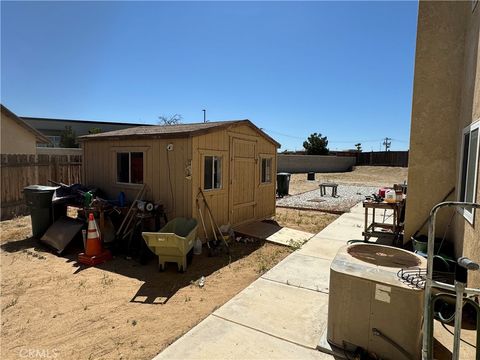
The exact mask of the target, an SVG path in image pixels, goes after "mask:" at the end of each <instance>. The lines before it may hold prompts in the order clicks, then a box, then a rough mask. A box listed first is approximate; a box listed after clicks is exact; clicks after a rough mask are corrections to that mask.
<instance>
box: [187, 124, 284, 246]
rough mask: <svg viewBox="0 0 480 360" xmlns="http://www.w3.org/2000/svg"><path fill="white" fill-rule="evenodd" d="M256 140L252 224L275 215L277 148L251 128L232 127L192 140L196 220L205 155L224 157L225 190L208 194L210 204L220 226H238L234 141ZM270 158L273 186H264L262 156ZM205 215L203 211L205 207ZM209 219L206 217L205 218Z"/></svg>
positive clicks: (200, 232)
mask: <svg viewBox="0 0 480 360" xmlns="http://www.w3.org/2000/svg"><path fill="white" fill-rule="evenodd" d="M233 137H235V138H238V139H245V140H252V141H254V142H255V143H256V146H255V154H253V155H254V157H255V159H256V164H255V179H254V181H255V202H256V206H255V210H254V211H255V213H254V215H253V217H250V219H249V220H256V219H265V218H268V217H271V216H273V215H274V214H275V174H276V152H277V149H276V146H275V145H274V144H273V143H271V142H270V141H268V140H267V139H265V138H264V137H263V136H261V135H259V133H258V132H257V131H255V130H254V129H252V128H251V127H250V126H248V125H238V126H232V127H230V128H228V129H225V130H220V131H216V132H212V133H208V134H205V135H200V136H195V137H193V139H192V148H193V162H192V172H193V174H194V177H193V179H192V187H193V191H192V203H193V207H194V208H193V216H194V217H197V216H198V212H197V208H196V204H195V199H196V196H197V194H198V188H199V187H201V186H202V185H203V164H202V159H203V158H202V156H203V155H221V156H222V157H223V161H222V179H223V181H222V185H223V187H222V189H221V190H210V191H205V195H206V197H207V201H208V203H209V205H210V207H211V209H212V212H213V214H214V217H215V219H216V221H217V223H218V225H222V224H227V223H230V224H231V225H237V224H236V223H235V221H233V216H232V203H231V202H232V200H233V196H234V195H233V194H232V193H231V186H232V180H233V179H230V175H231V173H232V152H231V146H232V145H231V139H232V138H233ZM261 154H264V155H268V156H270V157H272V183H271V184H268V185H264V184H260V162H259V161H260V160H259V158H260V155H261ZM202 211H203V207H202ZM204 215H205V214H204ZM210 228H211V226H210V225H209V223H207V230H208V231H210ZM199 234H200V236H201V237H202V238H203V230H201V229H200V230H199Z"/></svg>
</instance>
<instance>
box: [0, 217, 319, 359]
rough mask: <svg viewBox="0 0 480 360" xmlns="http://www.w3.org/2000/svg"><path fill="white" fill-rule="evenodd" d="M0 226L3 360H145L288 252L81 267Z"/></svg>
mask: <svg viewBox="0 0 480 360" xmlns="http://www.w3.org/2000/svg"><path fill="white" fill-rule="evenodd" d="M281 212H282V213H283V210H282V211H281ZM326 221H328V220H326ZM1 227H2V229H1V233H2V239H1V246H0V266H1V267H0V269H1V275H2V291H1V296H0V300H1V322H2V323H1V325H2V329H1V332H2V333H1V337H2V346H1V358H2V359H18V358H21V357H22V356H23V357H25V356H27V355H28V354H29V352H30V354H31V353H32V351H33V352H34V354H35V353H36V354H37V357H38V354H40V356H43V357H45V355H50V356H51V357H50V358H53V356H55V357H56V358H59V359H99V358H101V359H150V358H152V357H153V356H155V355H156V354H157V353H159V352H160V351H161V350H162V349H164V348H165V347H166V346H168V345H169V344H170V343H172V342H173V341H174V340H175V339H177V338H178V337H180V336H181V335H182V334H184V333H185V332H187V331H188V330H189V329H190V328H192V327H193V326H194V325H195V324H197V323H198V322H200V321H201V320H202V319H204V318H205V317H206V316H208V314H210V313H211V312H212V311H214V310H215V309H216V308H218V307H219V306H221V305H222V304H224V303H225V302H227V301H228V300H229V299H231V298H232V297H233V296H235V295H236V294H237V293H238V292H240V291H241V290H242V289H244V288H245V287H246V286H248V285H249V284H250V283H251V282H253V281H254V280H255V279H257V278H258V277H259V276H260V275H261V274H262V273H263V272H265V271H267V270H268V269H270V268H271V267H272V266H273V265H275V264H276V263H278V262H279V261H280V260H281V259H283V258H284V257H285V256H287V255H288V254H289V253H290V252H291V250H290V249H288V248H286V247H283V246H279V245H275V244H269V243H263V242H261V241H256V242H254V243H247V244H243V243H236V242H235V243H234V244H232V245H231V253H232V255H231V259H230V258H229V257H228V256H227V255H222V256H218V257H208V256H207V255H206V251H205V249H204V252H203V254H202V255H200V256H195V257H194V259H193V262H192V265H191V266H190V267H189V268H188V271H187V272H186V273H184V274H180V273H177V271H176V268H175V266H169V267H168V268H167V270H166V271H165V272H163V273H161V272H158V271H157V264H156V260H155V259H152V261H151V262H150V263H149V264H147V265H144V266H142V265H140V264H139V263H138V262H136V261H134V260H130V261H128V260H125V259H124V258H121V257H117V258H115V259H114V260H112V261H109V262H108V263H106V264H104V265H101V266H99V267H96V268H83V267H80V266H78V264H77V263H76V261H75V259H76V254H77V253H78V251H79V249H70V251H68V253H67V254H66V255H65V256H62V257H59V256H56V255H54V254H51V253H50V252H48V251H46V250H45V248H43V247H41V246H39V244H38V243H37V242H36V241H35V240H33V239H30V238H29V236H30V234H31V230H30V219H29V217H21V218H17V219H15V220H12V221H4V222H2V223H1ZM202 275H203V276H205V277H206V281H205V286H204V287H203V288H200V287H199V286H197V285H196V284H195V281H197V280H198V279H199V278H200V277H201V276H202ZM165 299H166V303H164V304H159V303H156V302H158V301H162V300H165ZM212 346H213V342H212Z"/></svg>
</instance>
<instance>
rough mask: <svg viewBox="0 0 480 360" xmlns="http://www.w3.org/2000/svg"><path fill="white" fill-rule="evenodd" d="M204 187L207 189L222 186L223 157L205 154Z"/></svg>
mask: <svg viewBox="0 0 480 360" xmlns="http://www.w3.org/2000/svg"><path fill="white" fill-rule="evenodd" d="M203 168H204V172H203V174H204V175H203V188H204V189H205V190H213V189H221V188H222V158H221V157H220V156H205V158H204V162H203Z"/></svg>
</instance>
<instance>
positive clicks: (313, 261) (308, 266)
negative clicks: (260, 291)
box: [262, 251, 331, 294]
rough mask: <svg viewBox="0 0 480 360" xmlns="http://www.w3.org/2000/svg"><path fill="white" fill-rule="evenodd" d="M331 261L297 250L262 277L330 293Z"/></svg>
mask: <svg viewBox="0 0 480 360" xmlns="http://www.w3.org/2000/svg"><path fill="white" fill-rule="evenodd" d="M330 262H331V260H327V259H321V258H318V257H315V256H310V255H304V254H300V253H299V252H298V251H297V252H295V253H293V254H292V255H290V256H288V257H286V258H285V259H283V261H281V262H280V263H279V264H277V265H276V266H275V267H274V268H273V269H271V270H270V271H269V272H267V273H266V274H264V275H263V276H262V278H263V279H267V280H272V281H277V282H281V283H284V284H286V285H292V286H298V287H301V288H304V289H310V290H314V291H320V292H323V293H325V294H328V285H329V283H330Z"/></svg>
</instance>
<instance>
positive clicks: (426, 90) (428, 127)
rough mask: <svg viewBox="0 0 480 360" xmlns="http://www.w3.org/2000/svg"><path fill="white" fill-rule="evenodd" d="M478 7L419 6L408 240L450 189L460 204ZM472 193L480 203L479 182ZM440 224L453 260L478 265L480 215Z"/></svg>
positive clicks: (473, 105)
mask: <svg viewBox="0 0 480 360" xmlns="http://www.w3.org/2000/svg"><path fill="white" fill-rule="evenodd" d="M479 8H480V6H478V5H477V6H476V8H473V7H472V2H466V1H465V2H428V1H420V3H419V13H418V30H417V47H416V54H415V75H414V90H413V104H412V122H411V136H410V163H409V174H408V199H407V208H406V220H405V242H407V241H409V240H410V236H411V235H412V234H413V233H415V231H417V230H418V229H419V227H420V226H421V224H422V222H423V221H424V220H425V219H426V218H427V217H428V215H429V212H430V210H431V208H432V207H433V206H434V205H435V204H437V203H439V202H441V201H442V200H444V198H445V197H446V195H447V194H448V193H450V192H451V190H452V189H453V191H452V192H451V194H450V195H449V196H448V197H447V200H458V196H459V192H458V189H459V182H460V179H459V172H460V170H461V169H460V159H461V147H462V138H463V136H462V132H463V129H464V128H465V127H466V126H467V125H469V124H471V123H473V122H475V121H476V120H478V119H479V118H480V99H479V94H480V88H479V86H480V82H479V80H480V79H479V61H478V42H479V22H480V9H479ZM476 176H477V177H478V174H477V175H476ZM475 191H476V194H477V197H476V201H477V202H478V201H480V191H479V187H478V181H477V189H476V190H475ZM437 226H438V227H437V236H439V237H442V236H443V234H444V233H445V232H446V233H447V234H448V236H447V237H448V239H449V240H451V241H453V243H454V247H455V256H462V255H464V256H469V257H471V258H472V259H473V260H475V261H479V262H480V211H477V212H476V214H475V218H474V221H473V224H470V223H469V222H467V221H466V220H465V218H464V217H463V215H461V214H459V213H457V212H455V210H453V209H449V210H441V213H440V216H439V218H438V221H437ZM426 232H427V229H426V227H424V228H423V231H422V233H424V234H425V233H426ZM469 284H470V285H471V286H476V287H480V274H474V273H471V274H470V278H469Z"/></svg>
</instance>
